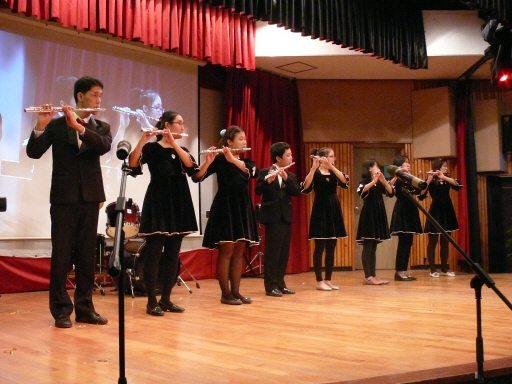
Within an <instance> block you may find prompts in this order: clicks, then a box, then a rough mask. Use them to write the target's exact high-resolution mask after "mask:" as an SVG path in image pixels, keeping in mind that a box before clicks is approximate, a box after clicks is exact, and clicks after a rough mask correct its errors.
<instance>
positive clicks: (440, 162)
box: [432, 157, 446, 171]
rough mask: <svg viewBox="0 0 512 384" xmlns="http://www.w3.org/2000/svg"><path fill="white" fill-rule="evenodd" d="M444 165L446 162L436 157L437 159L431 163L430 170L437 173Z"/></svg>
mask: <svg viewBox="0 0 512 384" xmlns="http://www.w3.org/2000/svg"><path fill="white" fill-rule="evenodd" d="M444 163H446V160H445V159H442V158H440V157H438V158H437V159H435V160H434V161H432V170H433V171H439V170H440V169H441V167H442V166H443V164H444Z"/></svg>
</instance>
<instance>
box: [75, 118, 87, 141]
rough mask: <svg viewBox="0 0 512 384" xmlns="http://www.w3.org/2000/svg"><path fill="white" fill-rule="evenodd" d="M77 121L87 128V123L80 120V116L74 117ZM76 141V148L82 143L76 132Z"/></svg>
mask: <svg viewBox="0 0 512 384" xmlns="http://www.w3.org/2000/svg"><path fill="white" fill-rule="evenodd" d="M76 121H77V123H78V124H80V125H81V126H82V127H84V128H87V125H88V123H86V122H85V120H82V119H81V118H77V119H76ZM76 141H77V142H78V148H80V146H81V145H82V139H81V138H80V134H79V133H78V131H77V133H76Z"/></svg>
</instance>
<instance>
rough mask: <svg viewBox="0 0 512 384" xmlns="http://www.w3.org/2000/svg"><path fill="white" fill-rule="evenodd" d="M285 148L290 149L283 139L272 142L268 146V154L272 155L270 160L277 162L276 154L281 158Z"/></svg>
mask: <svg viewBox="0 0 512 384" xmlns="http://www.w3.org/2000/svg"><path fill="white" fill-rule="evenodd" d="M287 149H290V144H288V143H285V142H283V141H280V142H277V143H274V144H272V146H271V147H270V156H271V157H272V161H273V162H274V163H275V162H277V157H278V156H279V157H280V158H281V159H282V158H283V155H284V153H285V152H286V150H287Z"/></svg>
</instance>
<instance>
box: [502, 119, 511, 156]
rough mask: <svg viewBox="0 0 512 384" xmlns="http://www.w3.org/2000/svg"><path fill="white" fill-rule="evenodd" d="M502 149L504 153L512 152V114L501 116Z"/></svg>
mask: <svg viewBox="0 0 512 384" xmlns="http://www.w3.org/2000/svg"><path fill="white" fill-rule="evenodd" d="M501 150H502V152H503V154H504V155H506V154H507V153H511V152H512V115H503V116H501Z"/></svg>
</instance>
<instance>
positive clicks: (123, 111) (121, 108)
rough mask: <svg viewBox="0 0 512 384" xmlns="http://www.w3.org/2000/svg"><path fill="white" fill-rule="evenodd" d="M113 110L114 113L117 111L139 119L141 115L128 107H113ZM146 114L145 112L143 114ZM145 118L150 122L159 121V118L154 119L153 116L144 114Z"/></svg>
mask: <svg viewBox="0 0 512 384" xmlns="http://www.w3.org/2000/svg"><path fill="white" fill-rule="evenodd" d="M112 110H113V111H116V112H119V113H124V114H125V115H130V116H134V117H139V114H138V113H137V112H135V111H132V110H131V109H130V108H128V107H124V108H123V107H112ZM143 113H144V112H143ZM144 116H145V117H146V119H148V120H153V121H158V120H159V119H158V117H153V116H148V115H146V114H144Z"/></svg>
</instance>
